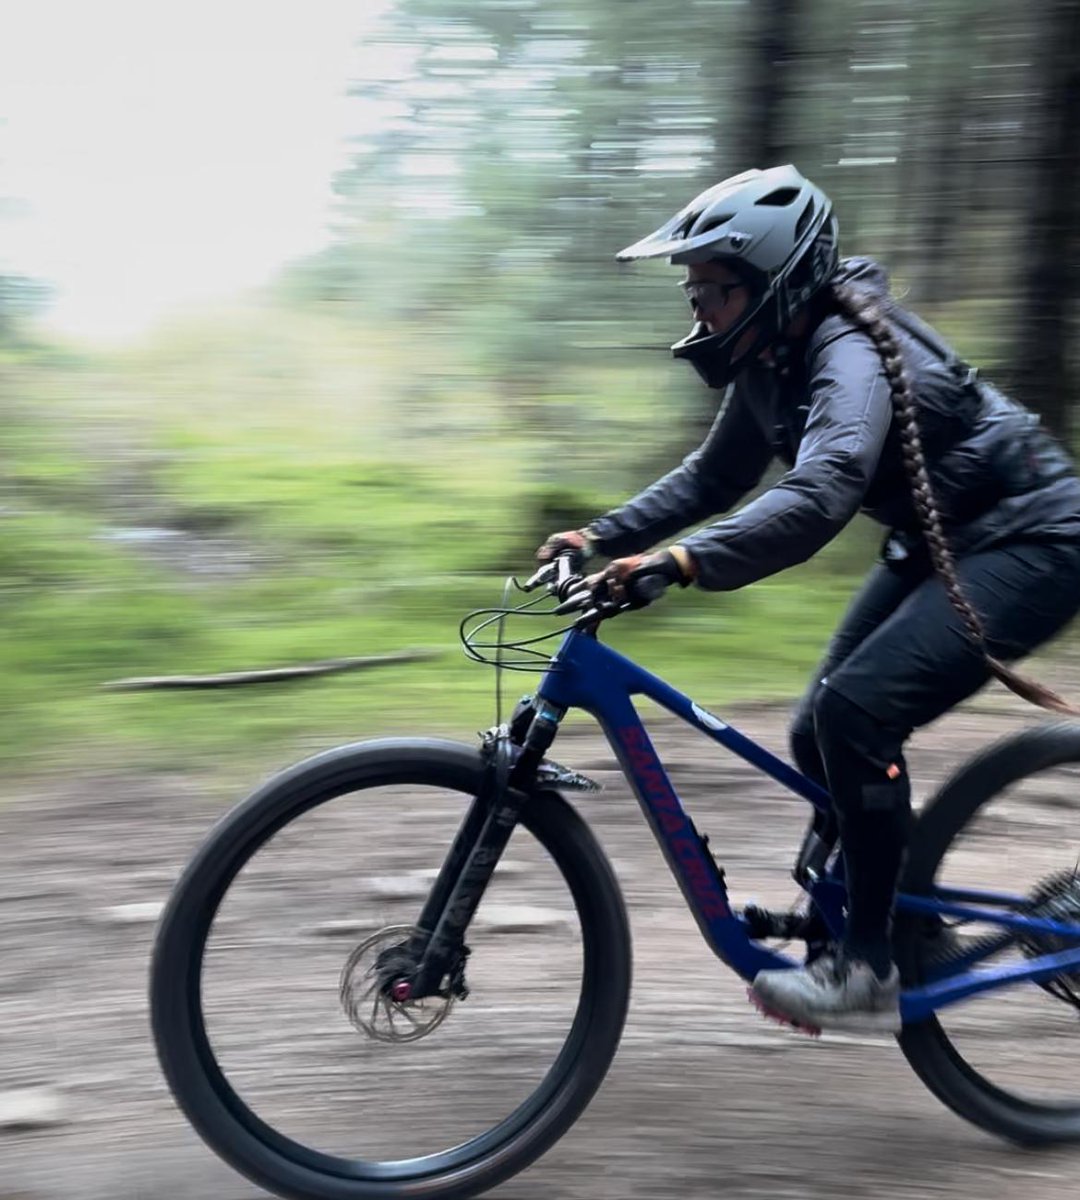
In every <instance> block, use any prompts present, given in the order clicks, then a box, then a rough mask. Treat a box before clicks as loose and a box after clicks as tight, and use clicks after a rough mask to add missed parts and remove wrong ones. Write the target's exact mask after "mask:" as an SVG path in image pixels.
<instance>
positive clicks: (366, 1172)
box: [181, 769, 602, 1182]
mask: <svg viewBox="0 0 1080 1200" xmlns="http://www.w3.org/2000/svg"><path fill="white" fill-rule="evenodd" d="M438 775H439V771H438V770H437V769H435V770H428V771H424V770H419V771H412V772H409V773H404V772H381V773H376V775H375V776H374V777H373V778H371V779H368V780H365V781H364V782H363V783H362V784H359V785H357V784H355V783H354V782H352V781H351V780H343V779H339V780H334V781H330V782H327V783H325V784H323V785H322V786H321V787H320V788H318V789H317V790H316V791H315V792H313V793H312V795H310V796H306V797H302V798H298V799H297V800H295V801H293V802H292V803H291V804H290V805H289V806H288V807H287V811H286V812H285V813H284V814H283V815H280V816H278V817H277V818H276V819H274V820H268V821H266V822H264V823H263V824H261V825H260V826H258V827H257V828H255V829H253V830H252V831H251V832H250V833H249V835H248V836H247V837H246V838H245V839H244V840H243V841H242V842H238V843H236V844H235V845H233V846H232V847H231V848H230V854H229V857H228V859H227V861H226V862H225V863H224V865H219V866H218V867H217V869H216V871H215V880H214V888H213V891H212V892H211V893H210V894H209V895H208V896H207V897H206V899H205V902H204V903H202V904H201V905H200V907H199V911H198V914H197V916H195V917H194V918H193V919H194V921H195V922H196V923H195V927H194V930H193V931H192V932H191V934H190V935H189V936H187V937H186V938H185V939H184V941H185V948H186V956H185V959H184V961H183V963H182V967H181V970H182V985H181V987H182V995H183V1008H184V1019H185V1024H186V1025H187V1027H188V1036H189V1039H190V1045H191V1047H192V1048H193V1050H194V1052H195V1054H196V1056H197V1059H198V1061H199V1064H200V1067H201V1069H202V1072H203V1075H204V1077H205V1080H206V1082H207V1084H208V1085H209V1087H210V1089H211V1090H212V1092H213V1094H214V1097H215V1099H216V1100H217V1101H218V1103H220V1104H221V1105H222V1107H224V1108H225V1109H226V1110H227V1112H228V1114H229V1116H230V1117H231V1119H232V1120H233V1121H234V1122H236V1123H237V1124H238V1125H239V1126H241V1127H242V1129H243V1130H244V1132H245V1133H246V1134H247V1135H248V1136H250V1137H252V1138H254V1139H255V1140H256V1141H257V1142H259V1143H261V1144H262V1145H263V1146H265V1147H267V1148H268V1149H270V1150H272V1151H273V1152H274V1153H275V1154H277V1155H278V1156H280V1157H281V1158H283V1159H286V1160H288V1161H289V1162H290V1163H292V1164H295V1165H296V1166H299V1167H301V1168H303V1169H306V1170H308V1171H311V1172H313V1173H316V1174H319V1175H324V1176H327V1175H329V1176H336V1177H338V1178H341V1179H350V1180H357V1181H371V1182H376V1181H378V1182H395V1181H397V1182H401V1181H405V1180H410V1181H416V1180H417V1179H418V1178H424V1177H434V1176H439V1175H444V1174H445V1173H447V1172H449V1171H457V1172H460V1171H463V1170H467V1169H468V1168H469V1167H472V1166H475V1165H478V1164H479V1163H480V1162H485V1163H486V1162H487V1161H488V1160H490V1158H491V1157H492V1155H493V1154H495V1153H497V1152H500V1153H504V1154H505V1153H510V1152H512V1150H513V1148H514V1147H513V1143H514V1142H515V1140H516V1139H518V1138H519V1137H520V1136H521V1135H522V1134H523V1133H524V1132H525V1131H526V1130H528V1131H529V1133H530V1135H531V1137H530V1141H531V1140H532V1139H533V1138H535V1137H536V1135H537V1129H536V1125H537V1122H538V1120H540V1119H542V1118H544V1117H547V1118H548V1120H549V1121H553V1120H554V1119H555V1118H556V1117H557V1115H558V1111H559V1109H560V1107H561V1106H560V1104H559V1103H558V1102H559V1100H560V1096H561V1093H563V1092H564V1091H565V1089H566V1087H567V1084H568V1083H569V1081H570V1078H571V1076H572V1074H573V1069H574V1066H575V1064H576V1062H577V1060H578V1059H579V1057H580V1056H581V1054H582V1052H583V1050H584V1048H585V1044H586V1042H587V1040H588V1037H589V1033H590V1027H591V1025H592V1021H593V1017H594V1012H595V1009H596V996H597V982H598V979H597V975H598V967H597V962H598V955H599V954H600V952H601V949H602V948H601V947H600V946H599V944H598V940H597V938H596V936H595V933H594V931H593V928H592V926H593V922H592V921H591V920H590V919H589V917H590V907H591V903H592V901H591V897H590V894H589V890H588V889H587V888H586V886H585V882H586V881H584V880H582V879H581V878H579V877H578V876H577V875H576V874H574V873H573V872H568V871H567V869H566V867H567V864H566V863H565V862H563V861H562V860H560V859H558V858H556V857H555V855H554V854H553V853H552V850H551V847H550V845H549V844H548V842H547V841H546V840H545V839H544V838H543V837H542V836H541V834H539V833H538V832H537V831H536V830H535V829H534V828H533V824H532V822H531V821H530V820H529V819H528V816H527V815H526V817H525V819H523V820H522V824H523V825H524V826H525V828H526V829H527V830H528V831H529V832H530V833H532V834H533V836H535V837H536V838H537V840H538V841H539V842H540V844H541V845H542V846H543V848H544V849H545V850H546V851H547V852H548V854H549V855H551V857H552V859H553V861H554V862H555V863H556V865H557V867H558V868H559V870H560V872H561V873H562V874H563V877H564V879H565V880H566V883H567V884H568V886H569V890H570V893H571V895H572V897H573V902H574V907H575V911H576V913H577V916H578V921H579V926H580V929H581V936H582V976H581V993H580V996H579V999H578V1003H577V1007H576V1009H575V1012H574V1019H573V1022H572V1024H571V1027H570V1030H569V1033H568V1034H567V1038H566V1041H565V1042H564V1044H563V1046H562V1048H561V1050H560V1052H559V1054H558V1056H557V1058H556V1059H555V1061H554V1062H553V1063H552V1065H551V1066H550V1067H549V1069H548V1071H547V1073H546V1074H545V1076H544V1078H543V1080H542V1081H541V1083H540V1085H539V1087H538V1088H537V1089H536V1090H535V1091H534V1092H533V1093H532V1094H531V1095H530V1096H529V1097H527V1098H526V1099H525V1100H524V1101H523V1102H522V1103H521V1104H519V1105H518V1107H517V1108H516V1109H515V1110H514V1111H513V1112H511V1113H510V1114H509V1115H508V1116H507V1117H505V1118H504V1119H503V1120H502V1121H501V1122H499V1123H498V1124H497V1125H495V1126H493V1127H492V1128H491V1129H489V1130H487V1131H486V1132H485V1133H482V1134H480V1135H478V1136H477V1137H475V1138H472V1139H469V1140H468V1141H465V1142H462V1143H460V1144H458V1145H457V1146H453V1147H450V1148H448V1149H446V1150H443V1151H440V1152H437V1153H434V1154H430V1155H424V1156H422V1157H417V1158H407V1159H399V1160H394V1161H391V1162H376V1161H367V1160H361V1159H349V1158H343V1157H340V1156H337V1155H331V1154H326V1153H323V1152H321V1151H317V1150H313V1149H311V1148H310V1147H308V1146H305V1145H304V1144H303V1143H301V1142H297V1141H295V1140H293V1139H292V1138H289V1137H286V1136H285V1135H283V1134H281V1133H279V1132H278V1131H277V1130H275V1129H274V1128H273V1127H272V1126H270V1125H268V1124H267V1123H266V1122H265V1121H263V1120H262V1119H261V1118H260V1117H259V1116H257V1115H256V1113H254V1112H253V1111H252V1109H251V1108H250V1107H249V1106H248V1105H247V1104H246V1103H245V1102H244V1101H243V1100H242V1099H241V1098H240V1096H239V1095H238V1094H237V1092H236V1091H235V1089H234V1088H233V1087H232V1086H231V1084H230V1083H229V1081H228V1080H227V1078H226V1077H225V1074H224V1072H223V1071H222V1070H221V1068H220V1066H219V1065H218V1062H217V1058H216V1056H215V1054H214V1052H213V1049H212V1047H211V1045H210V1039H209V1037H208V1034H207V1030H206V1026H205V1022H204V1019H203V1013H202V1006H201V995H200V992H201V975H202V965H203V957H204V951H205V948H206V942H207V938H208V936H209V933H210V929H211V927H212V925H213V921H214V917H215V915H216V913H217V911H218V909H219V907H220V905H221V903H222V901H223V899H224V897H225V895H226V893H227V892H228V890H229V888H230V886H231V885H232V883H233V881H234V879H235V878H236V876H237V874H238V873H239V872H240V870H241V869H242V867H243V866H244V865H245V864H246V863H247V862H248V861H249V860H250V859H251V858H252V857H253V855H254V854H256V853H257V852H258V850H259V849H260V848H261V847H262V846H263V845H264V844H265V843H266V842H267V841H268V840H269V839H270V838H271V837H273V835H274V834H275V833H277V832H278V831H279V830H280V829H281V828H283V827H284V826H285V825H287V824H288V823H289V822H290V821H292V820H294V819H296V818H297V817H299V816H302V815H303V814H304V813H306V812H308V811H310V810H311V809H313V808H316V807H318V806H319V805H321V804H324V803H326V802H327V801H329V800H332V799H334V798H336V797H338V796H341V795H346V794H348V793H350V792H360V791H364V790H367V789H369V788H374V787H383V786H392V785H409V784H413V785H426V786H439V787H442V788H443V789H444V790H446V791H448V792H457V793H459V794H464V795H469V794H470V793H469V792H468V790H467V789H464V788H462V787H458V786H454V785H452V784H449V783H447V782H446V780H445V778H443V779H439V778H437V777H438ZM188 1115H189V1117H192V1116H193V1114H191V1113H190V1112H189V1114H188ZM205 1124H206V1123H205V1122H200V1125H201V1126H202V1127H205ZM210 1132H211V1133H212V1130H211V1131H210Z"/></svg>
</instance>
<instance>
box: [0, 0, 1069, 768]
mask: <svg viewBox="0 0 1080 1200" xmlns="http://www.w3.org/2000/svg"><path fill="white" fill-rule="evenodd" d="M0 13H2V14H3V20H2V34H0V438H2V443H0V445H2V454H3V458H2V468H0V486H2V494H0V607H2V610H3V626H4V637H3V638H2V639H0V697H2V698H3V699H2V706H3V713H2V716H3V722H2V728H3V737H2V738H0V766H3V767H4V768H5V770H7V771H8V772H9V773H11V772H14V773H15V774H19V775H21V774H23V773H25V772H28V771H30V772H32V771H37V770H39V769H42V768H50V769H55V768H58V767H63V766H69V765H72V764H74V763H78V764H81V765H85V764H86V763H88V762H89V763H95V764H97V765H99V766H108V765H109V764H114V763H119V762H123V763H124V764H125V765H127V766H131V765H133V764H134V765H149V766H164V767H169V766H174V765H181V764H183V765H191V764H194V763H202V764H206V765H210V766H212V767H213V766H217V767H221V766H223V765H224V764H233V765H239V766H240V769H241V770H243V771H247V770H248V769H249V767H250V765H252V764H255V763H261V764H265V765H266V766H273V765H277V764H280V763H283V762H285V761H288V760H290V759H291V758H293V757H295V756H296V753H297V751H298V750H299V749H302V748H304V747H305V746H307V745H310V744H328V743H330V742H333V741H336V740H340V739H341V738H343V737H352V736H358V735H366V734H369V733H373V732H376V731H380V730H388V729H396V730H401V731H404V730H410V731H411V730H416V731H419V730H422V729H435V728H442V729H447V730H453V731H456V732H457V733H458V734H459V735H463V736H471V733H472V731H473V730H474V729H476V728H479V727H480V726H481V725H483V724H486V723H488V722H489V721H490V719H491V715H492V706H491V700H490V695H491V679H490V676H489V674H488V673H487V672H486V671H485V670H484V669H482V668H480V667H476V666H473V665H472V664H469V663H467V662H466V661H465V660H464V658H463V657H462V656H461V655H460V652H459V651H458V648H457V644H456V630H457V622H458V620H459V619H460V617H461V616H462V615H463V613H464V612H465V611H467V610H468V609H469V608H472V607H475V606H477V605H480V604H485V603H491V602H494V601H496V600H497V599H498V596H499V594H500V588H501V580H502V577H503V576H504V575H505V574H506V573H507V572H508V571H512V570H516V571H518V572H521V573H524V572H526V571H528V569H529V565H530V561H531V556H532V551H533V549H534V547H535V546H536V544H537V543H538V542H539V541H540V540H541V538H542V537H543V536H544V535H545V534H546V533H548V532H550V531H551V530H553V529H559V528H564V527H566V526H567V525H569V524H571V523H578V522H581V521H584V520H586V519H588V518H589V517H591V516H593V515H595V514H597V513H598V512H601V511H604V510H605V509H606V508H608V507H610V506H612V505H613V504H615V503H616V502H617V501H619V500H620V499H621V498H623V497H625V496H627V495H628V494H630V493H631V492H633V491H634V490H635V489H637V488H638V487H639V486H641V485H642V484H644V483H646V482H648V481H650V480H651V479H653V478H655V477H656V476H657V475H658V474H660V473H662V472H663V471H665V470H667V469H669V468H670V467H671V466H672V465H674V464H675V463H676V462H677V461H678V460H679V459H680V457H681V456H682V455H683V454H685V453H686V452H687V451H688V450H689V449H691V448H692V447H693V446H694V445H696V444H697V442H698V440H699V439H700V437H701V436H702V435H703V433H704V431H705V430H706V429H707V427H708V424H709V422H710V420H711V417H712V414H713V412H714V406H715V403H716V399H717V397H716V395H715V394H714V393H710V392H708V391H707V390H705V389H704V388H702V387H701V386H700V384H698V383H697V381H696V377H695V376H694V375H693V373H692V372H691V371H690V370H689V369H688V368H686V367H685V366H684V365H683V364H678V363H673V362H671V361H670V359H669V355H668V352H667V346H668V345H669V344H670V342H671V341H673V340H674V339H675V338H677V337H678V336H680V335H681V333H682V332H683V331H684V329H685V325H686V319H687V314H686V312H685V308H684V305H683V304H682V301H681V299H680V297H679V296H678V294H677V292H676V290H675V282H676V279H677V278H678V274H679V273H678V272H676V271H673V270H672V269H671V268H668V267H666V265H664V264H659V265H658V264H643V265H637V266H631V267H626V268H624V267H618V266H616V264H615V263H614V262H613V257H612V256H613V254H614V253H615V251H616V250H618V249H619V248H620V247H622V246H623V245H625V244H627V243H628V242H630V241H632V240H634V239H635V238H637V237H638V236H640V235H642V234H643V233H646V232H648V231H649V230H651V229H652V228H654V227H655V226H656V225H657V224H658V223H659V222H660V221H661V220H662V219H664V218H666V217H667V216H668V215H670V213H671V212H673V211H674V210H675V209H676V208H678V207H680V206H681V205H682V204H683V203H684V202H685V201H686V200H687V199H688V198H689V197H690V196H692V195H693V194H694V193H695V192H696V191H698V190H699V189H701V188H703V187H705V186H707V185H708V184H710V183H712V182H714V181H716V180H717V179H719V178H721V177H723V176H724V175H727V174H731V173H733V172H735V171H738V170H742V169H744V168H746V167H748V166H755V165H761V166H765V165H770V164H776V163H782V162H786V161H792V162H794V163H796V164H797V165H798V166H799V167H800V168H801V169H802V170H803V171H804V172H805V173H807V174H808V175H809V176H810V177H811V178H813V179H814V180H815V181H816V182H818V183H819V184H821V185H822V186H823V187H824V188H825V189H827V190H828V192H829V193H830V194H831V195H832V196H833V198H834V200H835V203H836V205H837V207H838V210H839V215H840V219H841V229H842V235H843V238H842V251H843V253H845V254H855V253H858V254H869V255H873V256H877V257H880V258H881V259H882V260H883V261H884V262H885V263H886V264H887V265H888V266H889V268H890V269H891V272H892V275H893V279H894V284H895V287H896V290H897V291H898V293H899V294H900V295H902V296H903V297H904V298H905V299H906V301H907V302H908V303H909V304H911V305H912V306H914V307H915V308H916V309H917V310H918V311H919V312H920V313H922V314H923V315H924V316H926V317H927V318H929V319H931V320H932V321H934V322H935V323H936V324H938V325H939V327H940V328H941V329H942V330H943V331H944V332H946V333H947V334H948V335H949V336H950V337H951V338H952V339H953V340H954V341H955V343H956V344H957V345H958V347H959V348H960V350H961V352H962V353H964V354H965V355H966V356H968V357H970V358H971V359H973V360H974V361H975V362H977V363H978V364H979V365H980V366H981V367H982V368H983V370H984V371H985V372H986V373H988V374H989V375H991V376H992V377H994V378H995V379H997V380H999V381H1000V382H1002V383H1005V384H1006V385H1008V386H1009V387H1010V388H1011V389H1012V390H1013V392H1014V393H1015V394H1016V395H1017V396H1019V397H1020V398H1022V399H1023V400H1024V401H1025V402H1027V403H1029V404H1031V405H1032V406H1034V407H1035V408H1036V409H1038V410H1039V411H1040V412H1041V413H1043V414H1044V416H1045V419H1046V421H1047V422H1048V424H1050V426H1051V427H1052V428H1054V429H1055V430H1056V431H1057V432H1058V433H1059V434H1060V436H1062V437H1063V438H1065V439H1067V440H1069V441H1070V442H1071V441H1072V440H1074V429H1075V422H1076V418H1075V415H1074V412H1073V403H1074V397H1075V395H1076V386H1075V384H1076V371H1077V361H1076V360H1077V355H1076V339H1075V323H1076V320H1075V319H1076V307H1077V304H1076V301H1077V291H1078V288H1080V273H1078V272H1077V271H1076V270H1075V265H1076V262H1077V248H1078V247H1077V230H1078V229H1080V222H1078V221H1077V215H1078V213H1077V207H1078V204H1080V200H1078V193H1080V188H1078V186H1077V185H1078V183H1080V178H1078V175H1080V171H1078V163H1080V140H1078V139H1077V138H1076V135H1075V129H1074V127H1073V126H1072V121H1073V120H1074V119H1075V114H1076V112H1077V106H1078V101H1080V2H1078V0H1047V2H1045V3H1041V4H1038V5H1017V4H1015V3H1011V2H1009V3H1006V2H1005V0H978V3H976V2H974V0H911V2H909V3H906V4H901V5H898V4H895V3H891V2H882V0H825V2H821V3H814V4H800V3H797V2H796V0H755V2H754V3H747V2H739V0H684V2H683V3H681V4H678V5H669V4H660V3H653V2H651V0H649V2H647V0H632V2H629V0H543V2H541V0H348V2H347V0H308V2H307V3H305V4H303V5H301V4H276V5H266V4H262V3H254V2H252V0H229V2H228V3H224V4H222V3H209V2H208V0H190V2H189V3H185V4H183V5H165V4H156V3H151V4H147V3H145V2H142V3H133V2H131V3H129V2H122V0H99V2H98V3H95V4H93V5H85V4H78V3H75V2H73V0H69V2H66V3H65V2H58V0H37V2H36V3H35V4H33V5H29V4H20V3H18V2H17V0H6V2H5V3H0ZM878 536H879V535H878V533H877V532H876V531H875V530H873V529H872V528H870V527H869V526H867V525H864V523H863V522H862V521H861V519H860V520H857V521H856V522H855V523H854V524H853V525H852V526H851V527H850V529H849V530H848V531H847V532H846V533H845V535H844V536H843V537H842V538H841V539H839V540H838V541H837V542H836V543H834V544H833V545H832V546H830V547H829V548H828V549H827V550H826V551H825V552H824V553H823V554H822V555H821V556H819V558H818V559H817V560H815V561H814V562H813V563H810V564H808V565H807V566H805V567H803V568H799V569H797V570H793V571H789V572H786V573H784V574H782V575H780V576H779V577H777V578H774V579H772V580H769V581H766V582H765V583H763V584H761V585H759V586H757V587H755V588H753V589H750V590H749V591H748V592H746V593H743V594H735V595H731V596H725V597H719V596H707V595H686V596H683V595H680V596H679V597H678V598H677V599H675V600H672V601H670V602H668V603H665V604H661V605H657V606H656V607H655V609H653V610H650V611H649V612H647V613H644V614H641V615H639V616H636V617H635V618H634V620H633V621H624V622H622V623H619V624H618V625H613V626H612V627H611V629H610V637H611V638H612V640H613V641H614V642H615V644H617V645H619V646H620V647H622V648H626V649H628V650H630V651H631V652H633V653H635V654H637V655H639V656H640V657H641V658H642V660H643V661H644V663H645V664H646V665H648V666H650V667H652V668H653V669H656V670H659V671H661V672H663V673H665V674H666V675H667V676H668V677H670V678H671V679H672V681H673V682H675V683H676V684H677V685H679V686H680V687H682V688H683V689H685V690H688V691H691V692H692V693H693V694H694V695H695V696H696V697H698V698H699V699H701V700H703V701H704V702H706V703H724V702H727V701H730V700H731V699H733V698H739V697H747V696H763V695H764V696H784V695H789V694H794V693H795V692H796V691H797V690H798V688H799V687H800V686H801V685H802V682H803V679H804V677H805V675H806V672H807V671H808V670H809V669H810V667H811V666H812V663H813V662H814V660H815V658H816V657H817V655H818V653H819V652H820V650H821V648H822V646H823V644H824V641H825V639H826V637H827V634H828V630H829V628H830V627H831V624H832V622H833V621H834V619H835V618H836V617H837V615H838V613H839V611H840V609H841V607H842V605H843V603H844V600H845V598H846V596H847V595H848V594H849V592H850V591H851V589H852V587H853V586H854V584H855V581H856V580H857V578H858V576H859V574H860V573H861V572H862V571H863V570H864V569H865V567H866V566H867V565H868V563H869V561H870V559H871V558H872V555H873V554H874V552H875V549H876V545H877V541H878ZM417 648H418V649H423V650H428V651H432V652H434V655H435V656H434V657H431V658H427V659H424V660H422V661H419V662H415V663H409V664H406V665H401V666H390V667H384V668H380V669H377V670H370V671H365V672H363V673H361V674H354V675H339V676H332V677H329V678H326V679H324V680H321V681H318V682H310V683H302V684H295V683H294V684H287V685H285V684H283V685H274V686H270V687H260V688H254V687H249V688H242V689H228V690H224V691H213V692H196V693H178V692H138V693H133V694H126V693H112V692H103V691H100V690H99V685H100V684H101V683H103V682H105V681H108V680H111V679H116V678H120V677H125V676H134V675H161V674H191V673H210V672H219V671H228V670H239V669H246V668H259V667H269V666H277V665H285V664H290V663H298V662H306V661H311V660H317V659H324V658H330V657H337V656H344V655H366V654H376V653H387V652H390V651H397V650H403V649H417ZM1061 652H1062V646H1061V645H1059V647H1058V649H1057V650H1056V651H1055V653H1057V654H1060V653H1061ZM521 679H522V682H523V684H524V685H526V687H527V685H528V682H529V680H528V679H527V678H526V677H521ZM522 690H525V687H523V688H522Z"/></svg>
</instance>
